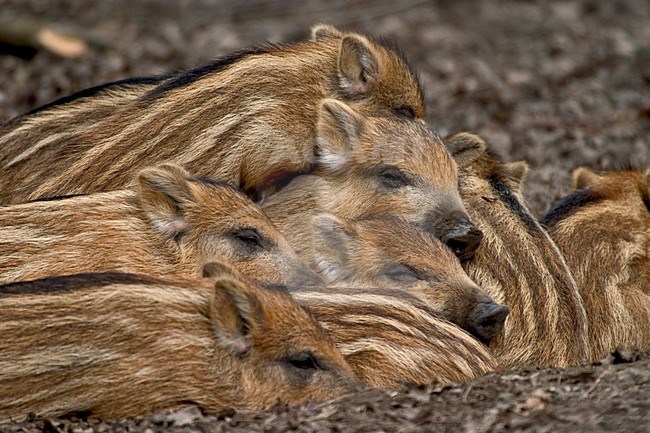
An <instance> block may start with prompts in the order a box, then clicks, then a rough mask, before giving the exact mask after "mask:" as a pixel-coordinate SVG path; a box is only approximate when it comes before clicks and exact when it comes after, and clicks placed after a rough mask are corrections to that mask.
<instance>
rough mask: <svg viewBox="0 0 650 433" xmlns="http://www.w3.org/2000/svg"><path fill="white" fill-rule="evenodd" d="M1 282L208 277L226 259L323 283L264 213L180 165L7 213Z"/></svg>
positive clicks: (273, 279) (251, 270)
mask: <svg viewBox="0 0 650 433" xmlns="http://www.w3.org/2000/svg"><path fill="white" fill-rule="evenodd" d="M0 232H1V233H2V234H3V236H2V237H0V282H1V283H10V282H16V281H26V280H31V279H36V278H45V277H51V276H57V275H69V274H76V273H87V272H116V271H117V272H134V273H146V274H149V275H154V276H167V275H173V276H181V277H200V275H201V269H202V267H203V265H204V264H205V263H208V262H210V261H214V260H219V261H223V262H227V263H229V264H231V265H233V266H235V267H236V268H237V269H239V270H240V271H241V272H243V273H245V274H247V275H249V276H251V277H253V278H256V279H259V280H262V281H265V282H269V283H284V284H289V283H290V284H296V285H299V284H317V283H319V282H320V279H319V278H318V276H317V275H316V274H315V273H314V272H313V271H311V270H310V269H309V267H308V266H306V265H305V264H303V263H302V262H301V261H300V259H299V258H298V256H297V255H296V253H295V252H294V251H293V250H292V248H291V246H290V245H289V243H288V242H287V240H286V239H285V238H284V237H283V236H282V235H281V234H280V232H279V231H278V230H277V229H276V228H275V227H274V225H273V224H272V223H271V222H270V221H269V219H268V218H267V217H266V215H265V214H264V212H263V211H262V210H261V209H260V208H259V207H258V206H256V205H255V204H254V203H253V202H252V201H250V200H249V199H248V198H247V197H246V196H245V195H244V194H242V193H241V192H239V191H238V190H237V189H235V188H233V187H232V186H229V185H227V184H226V183H224V182H219V181H212V180H209V179H203V178H196V177H194V176H191V175H190V174H189V173H188V172H187V171H185V170H184V169H182V168H180V167H179V166H176V165H173V164H163V165H161V166H159V167H149V168H146V169H144V170H142V171H141V172H140V173H139V174H138V176H137V178H136V179H135V182H134V184H133V185H132V187H131V188H130V189H128V190H122V191H114V192H108V193H98V194H91V195H88V196H77V197H69V198H62V199H58V200H45V201H37V202H32V203H26V204H22V205H15V206H8V207H0Z"/></svg>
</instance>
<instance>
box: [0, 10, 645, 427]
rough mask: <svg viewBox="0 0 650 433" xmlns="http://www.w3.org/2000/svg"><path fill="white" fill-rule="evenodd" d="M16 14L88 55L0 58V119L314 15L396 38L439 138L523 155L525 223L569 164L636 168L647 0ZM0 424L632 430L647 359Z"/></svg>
mask: <svg viewBox="0 0 650 433" xmlns="http://www.w3.org/2000/svg"><path fill="white" fill-rule="evenodd" d="M27 15H28V16H31V17H32V18H34V17H36V18H38V19H39V20H41V21H43V22H45V23H48V24H52V25H55V26H58V27H59V28H61V29H62V30H64V31H69V32H72V33H73V34H77V35H81V36H83V37H84V38H85V39H86V40H87V41H88V42H89V46H90V52H89V53H88V55H87V56H85V57H83V58H81V59H63V58H60V57H57V56H56V55H54V54H52V53H50V52H48V51H47V50H39V51H38V52H36V53H35V55H33V57H31V58H21V57H16V56H11V55H6V54H2V53H0V77H1V78H2V79H1V80H0V121H5V120H8V119H10V118H12V117H13V116H15V115H18V114H20V113H23V112H26V111H28V110H30V109H32V108H35V107H37V106H39V105H42V104H44V103H47V102H50V101H51V100H53V99H56V98H57V97H60V96H64V95H66V94H69V93H72V92H74V91H77V90H80V89H83V88H86V87H89V86H93V85H97V84H101V83H103V82H106V81H111V80H116V79H120V78H124V77H128V76H133V75H149V74H154V73H159V72H166V71H170V70H175V69H180V68H186V67H191V66H195V65H198V64H200V63H203V62H205V61H207V60H209V59H211V58H213V57H216V56H219V55H221V54H224V53H228V52H230V51H232V50H235V49H238V48H242V47H245V46H248V45H252V44H256V43H260V42H263V41H266V40H271V41H279V40H284V41H291V40H297V39H302V38H305V37H307V35H308V29H309V26H310V25H311V24H313V23H316V22H328V23H332V24H335V25H338V26H344V27H347V28H351V29H357V30H361V31H365V32H369V33H372V34H376V35H383V36H387V37H389V38H391V39H393V40H395V41H396V42H397V43H398V44H399V45H400V46H401V47H402V49H403V50H404V51H405V53H406V54H407V56H408V57H409V59H410V60H411V62H412V63H413V64H414V66H415V67H416V68H417V69H418V70H419V73H420V77H421V80H422V82H423V84H424V87H425V89H426V91H427V110H428V114H427V118H428V121H429V122H430V124H431V126H432V127H434V128H435V129H437V130H438V131H439V132H440V133H441V134H448V133H452V132H458V131H461V130H469V131H472V132H476V133H479V134H481V135H483V136H484V137H485V138H486V139H487V140H488V141H489V142H490V144H491V145H492V146H493V147H494V148H495V149H496V150H497V151H498V152H500V153H501V154H502V155H503V156H504V157H506V159H508V160H511V161H515V160H520V159H524V160H526V161H527V162H528V163H529V164H530V166H531V171H530V173H529V176H528V180H527V183H526V192H525V193H526V197H527V199H528V201H529V204H530V206H531V208H532V209H533V211H534V212H535V213H536V214H538V215H539V214H541V213H542V212H544V210H546V209H548V207H549V206H550V204H551V203H553V202H554V201H556V200H557V199H558V198H559V197H561V196H562V195H563V194H565V193H566V192H567V191H568V188H569V186H568V180H569V175H570V171H571V169H573V168H575V167H577V166H580V165H588V166H591V167H595V168H599V167H606V166H611V165H617V164H624V163H627V162H633V163H637V164H638V163H639V162H641V163H644V162H645V163H650V134H649V132H650V3H649V2H647V0H624V1H614V0H613V1H606V2H605V1H597V0H584V1H572V0H567V1H546V2H543V1H537V2H533V1H531V2H528V1H510V0H508V1H506V0H502V1H492V2H474V1H465V0H457V1H442V0H440V1H422V0H403V1H401V2H389V1H379V0H358V1H350V2H345V1H340V0H335V1H325V0H302V1H301V2H295V3H294V2H283V1H280V0H247V1H237V0H222V1H217V0H178V1H175V2H171V1H163V0H113V1H108V0H103V1H100V0H98V1H94V2H88V1H85V0H0V27H2V25H3V24H2V23H7V22H11V21H15V20H17V19H21V17H24V16H27ZM28 54H30V53H27V54H25V53H23V57H27V56H28ZM31 54H34V53H31ZM0 430H1V431H12V432H18V431H29V432H31V431H39V430H44V431H51V432H58V431H60V432H63V431H70V432H91V431H103V432H108V431H115V432H126V431H137V432H146V431H152V432H153V431H163V430H164V431H211V432H212V431H214V432H220V431H242V432H244V431H247V432H248V431H265V432H276V431H277V432H281V431H305V432H306V431H318V432H320V431H336V432H348V431H350V432H382V431H385V432H393V431H399V432H411V431H465V432H497V431H531V432H547V431H548V432H564V431H567V432H569V431H571V432H575V431H588V432H601V431H602V432H611V431H626V432H637V431H638V432H647V431H650V354H649V353H645V354H635V353H633V354H629V353H627V354H621V355H618V356H617V357H611V358H610V359H608V360H605V361H603V362H602V363H601V364H599V365H593V366H586V367H580V368H571V369H566V370H560V369H543V370H522V371H515V372H502V373H499V374H495V375H490V376H487V377H483V378H480V379H479V380H476V381H475V382H472V383H470V384H467V385H463V386H455V387H449V388H445V389H439V388H429V389H410V390H407V391H405V392H399V393H386V392H382V391H377V390H373V391H368V392H364V393H361V394H358V395H353V396H349V397H346V398H344V399H341V400H339V401H336V402H328V403H322V404H315V405H311V406H305V407H298V408H285V407H278V408H275V409H274V410H271V411H267V412H258V413H250V412H237V413H233V414H228V415H227V416H222V417H204V416H203V415H202V414H200V413H199V412H198V411H197V410H196V409H189V410H184V411H181V412H178V413H174V414H158V415H154V416H151V417H147V418H144V419H136V420H123V421H114V422H104V421H99V420H87V421H84V420H77V419H68V420H42V419H41V420H35V421H34V422H29V423H21V424H10V425H4V426H0Z"/></svg>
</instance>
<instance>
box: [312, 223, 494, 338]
mask: <svg viewBox="0 0 650 433" xmlns="http://www.w3.org/2000/svg"><path fill="white" fill-rule="evenodd" d="M312 227H313V234H312V235H311V236H310V244H311V248H310V249H309V251H305V252H303V255H301V257H302V259H303V260H304V261H305V262H307V263H310V264H311V267H312V269H314V270H315V271H316V272H318V273H319V275H320V276H321V277H322V278H323V279H324V281H325V283H326V284H327V285H329V286H348V287H357V288H373V287H377V288H385V289H388V288H391V289H400V290H403V291H406V292H408V293H410V294H412V295H415V296H417V297H418V298H420V299H422V300H424V301H425V302H426V303H427V305H428V306H429V307H430V308H432V310H433V311H435V312H436V313H437V314H439V315H440V316H441V317H443V318H444V319H447V320H449V321H451V322H453V323H455V324H457V325H459V326H461V327H462V328H464V329H466V330H467V331H468V332H470V333H472V334H474V335H476V336H477V337H479V338H480V339H482V340H483V341H489V340H490V339H491V338H493V337H494V336H495V335H497V334H498V333H499V331H500V330H501V327H502V326H503V320H505V317H506V316H507V308H506V307H505V306H502V307H499V306H498V305H496V304H495V303H494V302H493V301H492V299H490V298H489V297H488V296H487V295H486V294H485V293H484V292H483V291H482V290H481V289H480V288H479V287H478V286H477V285H476V284H475V283H474V282H473V281H472V280H471V279H470V278H469V277H468V276H467V274H466V273H465V271H464V270H463V268H462V267H461V265H460V262H459V260H458V258H457V257H456V256H455V255H454V254H453V253H452V252H451V251H450V250H449V249H448V248H446V247H445V246H444V245H443V244H442V243H441V242H440V241H438V240H437V239H435V238H433V237H432V236H430V235H428V234H427V233H425V232H423V231H421V230H418V229H416V228H415V227H413V226H412V225H410V224H409V223H408V222H407V221H405V220H403V219H401V218H396V217H391V216H385V217H384V218H379V219H363V220H357V221H353V220H347V219H340V218H336V217H334V216H333V215H328V214H322V215H319V216H317V217H315V218H314V220H313V221H312ZM496 309H498V311H495V313H494V314H492V315H490V318H489V320H490V326H489V329H487V328H486V327H485V326H484V325H485V323H486V321H487V318H484V316H485V313H486V311H492V310H496ZM497 313H498V314H497ZM497 315H498V316H499V317H496V316H497Z"/></svg>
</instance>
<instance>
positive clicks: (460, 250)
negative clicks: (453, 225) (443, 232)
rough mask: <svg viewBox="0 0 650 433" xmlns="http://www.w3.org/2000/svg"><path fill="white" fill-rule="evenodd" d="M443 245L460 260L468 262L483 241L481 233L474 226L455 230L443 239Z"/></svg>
mask: <svg viewBox="0 0 650 433" xmlns="http://www.w3.org/2000/svg"><path fill="white" fill-rule="evenodd" d="M443 240H444V242H445V244H447V246H448V247H449V248H451V250H452V251H453V252H454V254H456V255H457V256H458V258H459V259H461V260H469V259H471V258H472V257H474V253H475V252H476V249H477V248H478V246H479V245H480V244H481V241H482V240H483V232H482V231H481V230H479V229H477V228H476V227H475V226H469V227H468V228H464V229H460V230H455V231H454V232H452V233H450V234H449V235H448V236H445V239H443Z"/></svg>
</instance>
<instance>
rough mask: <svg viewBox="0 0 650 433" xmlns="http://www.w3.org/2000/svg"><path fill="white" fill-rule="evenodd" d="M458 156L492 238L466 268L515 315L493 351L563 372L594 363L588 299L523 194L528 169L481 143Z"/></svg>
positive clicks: (509, 364)
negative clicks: (590, 354) (585, 302)
mask: <svg viewBox="0 0 650 433" xmlns="http://www.w3.org/2000/svg"><path fill="white" fill-rule="evenodd" d="M447 142H448V143H449V148H450V150H451V151H452V153H455V154H456V155H457V158H458V159H457V161H458V162H459V165H463V167H462V168H461V171H460V193H461V196H462V197H463V201H464V202H465V206H466V208H467V211H468V212H469V214H470V217H471V218H472V221H474V222H475V224H476V225H477V226H478V228H479V229H480V230H481V231H483V234H484V238H483V242H482V243H481V245H480V246H479V247H478V249H477V250H476V255H475V257H474V258H473V259H471V260H469V261H468V262H467V263H465V265H464V267H465V270H466V271H467V273H468V274H469V276H470V277H471V278H472V279H473V280H474V281H475V282H476V283H477V284H478V285H479V286H481V287H482V288H483V290H485V291H486V292H487V293H488V295H490V296H491V297H492V298H493V299H494V300H495V301H496V302H500V303H504V304H506V305H507V306H508V307H510V315H509V316H508V318H507V319H506V322H505V327H504V330H503V332H502V333H501V334H500V336H498V337H497V338H496V339H494V340H493V341H492V343H491V344H490V349H491V350H492V351H493V352H494V354H495V355H496V357H497V359H498V361H499V364H500V365H502V366H503V367H506V368H514V367H520V366H557V367H563V366H568V365H577V364H583V363H585V362H587V361H588V359H589V357H588V352H589V341H588V332H587V318H586V313H585V309H584V306H583V304H582V299H581V296H580V291H579V289H578V286H577V284H576V282H575V279H574V278H573V275H572V273H571V271H570V269H569V267H568V266H567V264H566V262H565V260H564V257H563V256H562V254H561V253H560V251H559V250H558V248H557V246H556V245H555V243H554V242H553V241H552V240H551V238H550V237H549V236H548V234H547V233H546V232H545V231H544V230H543V229H542V227H541V226H540V224H539V223H538V222H537V220H536V219H535V218H534V217H533V216H532V214H531V212H530V211H529V210H528V208H527V207H526V204H525V200H524V198H523V196H522V194H521V183H522V178H523V176H524V175H525V173H526V166H525V164H523V163H511V164H504V163H503V162H502V161H501V160H500V159H499V158H497V157H496V156H495V155H493V154H492V153H490V152H489V151H487V150H486V145H485V143H484V142H483V140H481V139H480V138H479V137H477V136H475V135H472V134H467V133H461V134H457V135H455V136H452V137H449V138H448V139H447Z"/></svg>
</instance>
